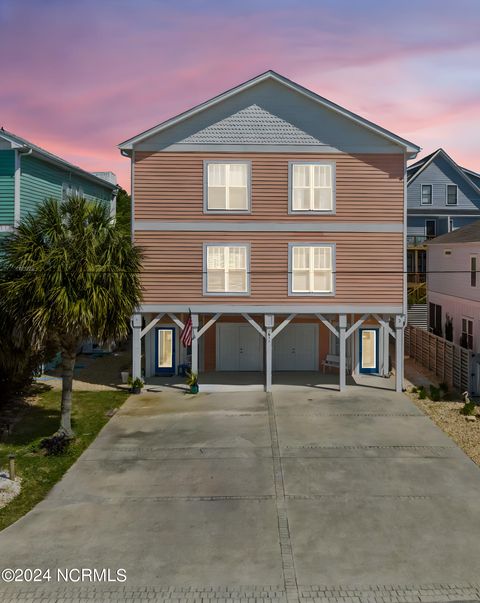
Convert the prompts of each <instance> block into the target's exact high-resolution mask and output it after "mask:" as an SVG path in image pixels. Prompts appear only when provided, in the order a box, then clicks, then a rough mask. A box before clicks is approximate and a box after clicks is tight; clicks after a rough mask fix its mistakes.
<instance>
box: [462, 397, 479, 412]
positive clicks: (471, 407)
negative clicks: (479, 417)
mask: <svg viewBox="0 0 480 603" xmlns="http://www.w3.org/2000/svg"><path fill="white" fill-rule="evenodd" d="M475 407H476V404H475V402H474V401H473V400H470V399H469V398H467V401H466V402H465V404H464V405H463V406H462V408H461V409H460V413H461V414H462V415H465V416H471V415H474V414H475Z"/></svg>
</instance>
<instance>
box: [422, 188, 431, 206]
mask: <svg viewBox="0 0 480 603" xmlns="http://www.w3.org/2000/svg"><path fill="white" fill-rule="evenodd" d="M427 186H428V187H429V188H430V203H424V201H423V187H427ZM420 205H426V206H430V205H433V185H432V184H422V186H421V187H420Z"/></svg>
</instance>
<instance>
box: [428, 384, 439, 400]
mask: <svg viewBox="0 0 480 603" xmlns="http://www.w3.org/2000/svg"><path fill="white" fill-rule="evenodd" d="M430 400H432V401H433V402H438V401H439V400H440V390H439V389H438V387H435V386H434V385H430Z"/></svg>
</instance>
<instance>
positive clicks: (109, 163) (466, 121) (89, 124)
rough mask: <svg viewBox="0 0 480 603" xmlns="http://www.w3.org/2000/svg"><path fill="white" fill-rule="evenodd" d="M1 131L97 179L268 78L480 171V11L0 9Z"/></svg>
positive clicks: (349, 1)
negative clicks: (208, 107)
mask: <svg viewBox="0 0 480 603" xmlns="http://www.w3.org/2000/svg"><path fill="white" fill-rule="evenodd" d="M0 31H1V35H0V56H1V62H0V65H1V70H0V73H1V74H2V86H1V90H0V125H3V126H4V127H5V129H8V130H11V131H13V132H15V133H17V134H19V135H20V136H24V137H25V138H28V139H29V140H31V141H32V142H35V143H36V144H39V145H40V146H43V147H45V148H46V149H48V150H50V151H52V152H54V153H57V154H58V155H61V156H62V157H64V158H65V159H68V160H69V161H72V162H73V163H76V164H78V165H80V166H81V167H83V168H85V169H87V170H99V171H100V170H102V171H106V170H111V171H114V172H116V174H117V176H118V179H119V183H120V184H121V185H123V186H124V187H125V188H127V189H128V188H129V178H130V176H129V169H130V165H129V161H128V160H127V159H125V158H122V157H121V156H120V153H119V151H118V149H117V148H116V145H117V144H118V143H119V142H121V141H122V140H125V139H126V138H129V137H131V136H133V135H135V134H137V133H138V132H140V131H142V130H145V129H146V128H149V127H151V126H153V125H155V124H157V123H159V122H161V121H163V120H164V119H167V118H169V117H171V116H173V115H175V114H177V113H180V112H181V111H184V110H185V109H188V108H189V107H191V106H193V105H195V104H197V103H199V102H201V101H203V100H206V99H208V98H211V97H212V96H214V95H216V94H218V93H220V92H222V91H224V90H226V89H227V88H230V87H232V86H234V85H236V84H239V83H241V82H242V81H245V80H246V79H249V78H251V77H252V76H255V75H257V74H259V73H261V72H263V71H266V70H267V69H274V70H275V71H278V72H279V73H281V74H282V75H285V76H286V77H288V78H290V79H293V80H294V81H296V82H298V83H300V84H302V85H303V86H306V87H307V88H310V89H312V90H314V91H315V92H317V93H319V94H321V95H322V96H325V97H327V98H329V99H330V100H333V101H334V102H336V103H338V104H340V105H343V106H344V107H346V108H348V109H350V110H352V111H355V112H356V113H359V114H360V115H362V116H363V117H366V118H368V119H370V120H372V121H374V122H376V123H378V124H380V125H382V126H384V127H386V128H388V129H390V130H392V131H393V132H395V133H396V134H399V135H400V136H402V137H404V138H407V139H409V140H411V141H412V142H414V143H416V144H419V145H420V146H421V147H422V148H423V153H428V152H431V151H432V150H434V149H436V148H438V147H440V146H442V147H443V148H444V149H445V150H446V151H447V152H448V153H449V154H451V155H452V157H453V158H454V159H455V160H456V161H457V162H458V163H460V164H461V165H464V166H466V167H468V168H470V169H472V170H475V171H480V35H479V32H480V0H455V2H453V1H451V0H417V1H415V2H413V1H411V0H410V1H408V2H407V1H405V2H394V1H393V0H361V1H360V0H295V1H293V0H288V1H287V0H272V1H271V0H254V1H253V0H242V1H236V0H232V1H230V0H222V1H217V0H210V1H207V0H205V1H203V0H180V1H177V2H174V1H172V0H169V1H163V0H79V1H77V2H73V1H66V0H21V1H19V0H0Z"/></svg>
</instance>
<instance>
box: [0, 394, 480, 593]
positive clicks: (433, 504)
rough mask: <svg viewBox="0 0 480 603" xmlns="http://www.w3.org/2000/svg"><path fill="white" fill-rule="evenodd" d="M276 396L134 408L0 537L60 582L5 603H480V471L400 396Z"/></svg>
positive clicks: (12, 555) (2, 552)
mask: <svg viewBox="0 0 480 603" xmlns="http://www.w3.org/2000/svg"><path fill="white" fill-rule="evenodd" d="M277 389H278V391H277V392H275V393H274V394H273V395H269V396H267V395H266V394H263V393H255V392H250V393H242V394H240V393H227V394H220V393H216V394H200V395H198V396H195V397H191V396H186V395H184V394H181V393H162V394H158V393H155V394H148V393H147V394H142V395H141V396H133V397H131V398H130V399H129V401H128V402H127V403H126V404H125V405H124V406H123V408H122V409H121V411H120V412H119V413H118V414H117V415H116V416H115V417H114V418H113V419H112V420H111V421H110V422H109V424H108V425H107V426H106V427H105V429H104V430H103V431H102V433H101V434H100V436H99V437H98V438H97V440H96V441H95V442H94V443H93V445H92V446H91V447H90V448H89V450H87V451H86V453H85V454H84V455H83V456H82V457H81V458H80V460H79V461H78V462H77V463H76V464H75V466H74V467H72V469H71V470H70V471H69V472H68V473H67V475H66V476H65V477H64V479H63V480H62V481H61V482H60V483H59V484H58V485H57V486H56V487H55V488H54V489H53V491H52V492H51V493H50V495H49V496H48V497H47V499H46V500H45V501H44V502H42V503H41V504H39V505H38V506H37V507H36V508H35V509H34V510H33V511H32V512H31V513H29V514H28V515H27V516H26V517H24V518H23V519H22V520H20V521H19V522H17V523H16V524H15V525H13V526H11V527H10V528H8V529H7V530H5V531H3V532H2V533H0V564H1V565H2V566H3V567H22V568H26V567H29V568H50V569H51V571H52V574H51V575H52V581H51V582H50V583H28V584H27V583H25V582H24V583H15V584H12V585H8V586H5V585H1V584H0V600H1V601H9V600H18V598H19V597H23V599H22V600H38V601H40V600H42V601H56V600H58V601H60V600H72V599H73V598H79V599H82V598H84V599H85V600H90V601H91V600H98V601H104V600H116V601H123V600H135V601H137V600H139V601H140V600H145V601H146V600H159V601H163V600H169V601H171V600H177V601H181V600H183V601H186V602H189V601H195V600H196V601H202V600H203V601H206V600H228V601H231V600H245V601H248V600H249V601H252V602H253V601H264V600H269V601H271V600H274V601H289V602H291V601H298V600H300V601H305V602H307V601H314V600H320V599H322V600H330V601H338V600H340V599H341V600H344V601H352V602H356V603H359V602H360V601H372V602H374V601H375V602H376V601H378V602H380V601H382V603H383V602H385V601H392V602H393V601H448V600H479V599H480V596H479V595H480V589H479V586H478V583H479V582H480V579H479V577H478V576H479V568H480V562H479V557H480V555H479V553H480V521H479V520H480V471H479V469H478V468H477V467H476V466H475V465H474V464H473V463H472V462H471V461H470V460H469V459H468V458H467V457H466V456H465V455H464V454H463V453H462V452H461V451H460V450H459V449H458V448H457V447H456V446H455V445H454V443H453V442H452V441H451V440H450V439H449V438H447V436H445V435H444V434H443V433H442V432H441V431H440V430H439V429H438V428H437V427H436V426H435V425H434V424H433V423H432V422H431V421H430V420H429V419H428V418H427V417H425V416H423V415H422V414H421V412H420V411H419V410H418V409H417V408H416V407H415V406H414V405H413V404H412V403H411V402H410V401H409V400H408V398H407V397H406V396H404V395H403V394H395V393H393V392H390V391H386V390H381V389H371V388H365V387H361V386H351V387H350V388H349V389H348V391H347V392H345V393H342V394H339V393H338V392H333V391H330V392H329V391H326V390H323V391H322V390H319V389H314V388H310V389H309V388H304V389H302V388H299V389H298V390H297V391H284V390H281V389H279V388H277ZM57 568H77V569H80V568H87V569H93V568H96V569H97V570H102V569H104V568H105V569H110V570H111V578H115V577H116V573H115V572H116V570H117V569H119V568H122V569H125V570H126V574H127V581H126V582H109V583H104V582H94V583H92V582H90V578H89V575H88V574H87V576H86V578H84V580H83V581H79V582H75V583H72V582H70V583H64V582H62V581H60V582H58V581H57V577H58V576H57V573H56V571H57ZM75 576H76V574H74V577H75Z"/></svg>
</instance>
